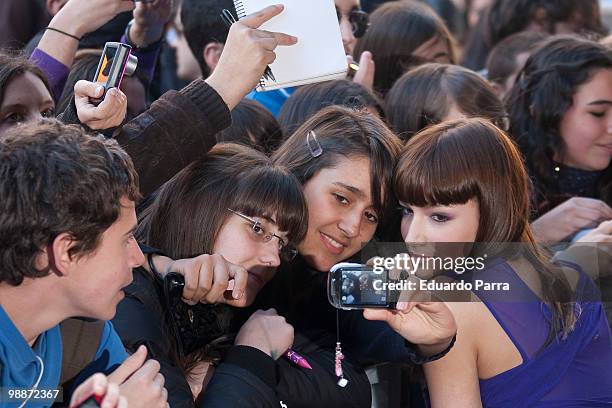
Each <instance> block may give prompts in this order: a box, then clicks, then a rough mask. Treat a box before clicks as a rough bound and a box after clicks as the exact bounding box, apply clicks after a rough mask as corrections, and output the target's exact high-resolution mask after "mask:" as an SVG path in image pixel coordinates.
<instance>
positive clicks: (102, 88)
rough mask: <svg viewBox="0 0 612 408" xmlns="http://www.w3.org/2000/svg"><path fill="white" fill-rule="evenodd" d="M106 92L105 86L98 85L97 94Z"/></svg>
mask: <svg viewBox="0 0 612 408" xmlns="http://www.w3.org/2000/svg"><path fill="white" fill-rule="evenodd" d="M103 93H104V87H103V86H102V85H98V86H96V95H102V94H103Z"/></svg>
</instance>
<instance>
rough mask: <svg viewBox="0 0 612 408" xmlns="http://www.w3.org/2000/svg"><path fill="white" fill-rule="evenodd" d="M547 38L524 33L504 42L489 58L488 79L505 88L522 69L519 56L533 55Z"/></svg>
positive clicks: (535, 33)
mask: <svg viewBox="0 0 612 408" xmlns="http://www.w3.org/2000/svg"><path fill="white" fill-rule="evenodd" d="M546 37H547V34H544V33H538V32H533V31H522V32H520V33H516V34H512V35H511V36H509V37H508V38H505V39H504V40H502V41H501V42H500V43H499V44H497V45H496V46H495V47H494V48H493V49H492V50H491V53H490V54H489V58H487V65H486V68H487V79H488V80H489V81H491V82H495V83H496V84H499V85H502V86H504V87H505V86H506V81H507V80H508V78H510V76H511V75H512V74H515V73H517V71H520V70H521V68H522V67H518V66H517V61H516V58H517V57H518V56H519V54H522V53H525V52H527V53H531V52H532V51H533V50H534V49H536V48H537V47H538V45H539V44H540V42H541V41H543V40H544V39H546Z"/></svg>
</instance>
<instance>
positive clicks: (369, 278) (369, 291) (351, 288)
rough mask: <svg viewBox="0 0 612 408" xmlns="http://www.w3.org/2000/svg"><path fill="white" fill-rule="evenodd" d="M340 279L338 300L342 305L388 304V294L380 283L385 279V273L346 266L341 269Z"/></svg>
mask: <svg viewBox="0 0 612 408" xmlns="http://www.w3.org/2000/svg"><path fill="white" fill-rule="evenodd" d="M341 279H342V285H341V290H340V300H341V302H342V304H343V305H346V306H352V307H359V306H386V305H387V304H388V302H389V294H388V292H387V290H386V289H383V285H382V283H383V282H385V281H386V274H379V273H374V271H372V270H358V269H350V268H347V269H343V270H342V276H341ZM377 288H378V290H377Z"/></svg>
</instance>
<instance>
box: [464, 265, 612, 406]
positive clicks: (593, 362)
mask: <svg viewBox="0 0 612 408" xmlns="http://www.w3.org/2000/svg"><path fill="white" fill-rule="evenodd" d="M562 266H566V267H571V268H573V269H576V270H577V271H578V273H579V276H580V277H579V281H578V285H577V288H576V291H577V294H578V297H577V299H578V301H577V308H578V310H580V315H579V318H578V321H577V323H576V326H575V329H574V330H573V331H572V332H571V333H570V334H569V336H568V337H567V338H566V339H561V338H560V337H558V338H557V339H555V340H553V341H552V343H550V344H549V345H548V346H547V347H546V348H544V349H542V346H543V345H544V343H545V341H546V338H547V336H548V329H549V327H550V323H549V322H550V318H551V312H550V309H549V308H548V307H547V306H546V305H545V304H544V303H543V302H542V301H541V300H540V298H539V297H538V296H537V295H536V294H535V293H533V291H532V290H531V289H530V288H529V287H528V286H527V285H526V284H525V282H523V280H521V279H520V277H519V276H518V275H517V273H516V272H515V271H514V269H513V268H512V267H511V266H510V265H509V264H508V263H506V262H504V261H499V262H493V263H492V264H491V266H490V267H489V268H487V269H485V270H483V271H478V272H476V273H475V274H466V275H468V276H464V279H465V278H467V279H468V280H472V279H473V278H477V279H482V280H484V281H485V282H508V283H509V284H510V288H511V290H510V292H509V293H510V294H511V297H512V299H520V301H519V302H517V301H512V302H510V301H503V300H500V296H498V295H497V294H496V293H499V292H491V291H484V290H474V293H475V294H476V295H478V297H479V298H480V299H481V300H482V301H483V303H484V304H485V305H486V306H487V308H488V309H489V310H490V311H491V313H492V314H493V316H494V317H495V319H497V322H498V323H499V324H500V326H501V327H502V329H503V330H504V331H505V332H506V334H507V335H508V337H509V338H510V340H511V341H512V342H513V343H514V345H515V346H516V348H517V349H518V351H519V352H520V354H521V356H522V358H523V363H522V364H521V365H519V366H517V367H514V368H512V369H510V370H508V371H505V372H503V373H501V374H499V375H496V376H494V377H492V378H489V379H486V380H480V396H481V400H482V403H483V406H484V407H512V408H514V407H521V408H526V407H541V408H549V407H550V408H552V407H554V408H573V407H585V408H587V407H588V408H597V407H612V336H611V334H610V328H609V326H608V323H607V321H606V317H605V314H604V311H603V308H602V305H601V303H600V302H599V301H597V299H598V297H597V293H598V291H597V288H596V287H595V284H594V283H593V281H592V280H591V279H590V278H589V277H588V276H587V275H586V274H585V273H584V272H582V271H581V269H580V268H579V267H578V266H577V265H574V264H570V263H565V262H564V263H563V265H562ZM469 275H472V276H471V278H472V279H470V277H469Z"/></svg>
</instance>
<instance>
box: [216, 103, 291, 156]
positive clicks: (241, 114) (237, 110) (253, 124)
mask: <svg viewBox="0 0 612 408" xmlns="http://www.w3.org/2000/svg"><path fill="white" fill-rule="evenodd" d="M216 137H217V141H218V142H230V143H239V144H242V145H245V146H249V147H252V148H254V149H257V150H259V151H261V152H264V153H265V154H267V155H270V154H272V152H273V151H274V150H276V148H278V146H279V145H280V144H281V141H282V139H283V132H282V131H281V128H280V125H279V124H278V122H277V121H276V119H275V118H274V116H272V114H271V113H270V112H269V111H268V110H267V109H266V108H264V107H263V105H262V104H260V103H259V102H257V101H252V100H249V99H243V100H242V101H240V103H238V105H236V106H235V107H234V109H232V124H231V126H229V127H228V128H225V129H223V130H222V131H221V132H219V133H217V136H216Z"/></svg>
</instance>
